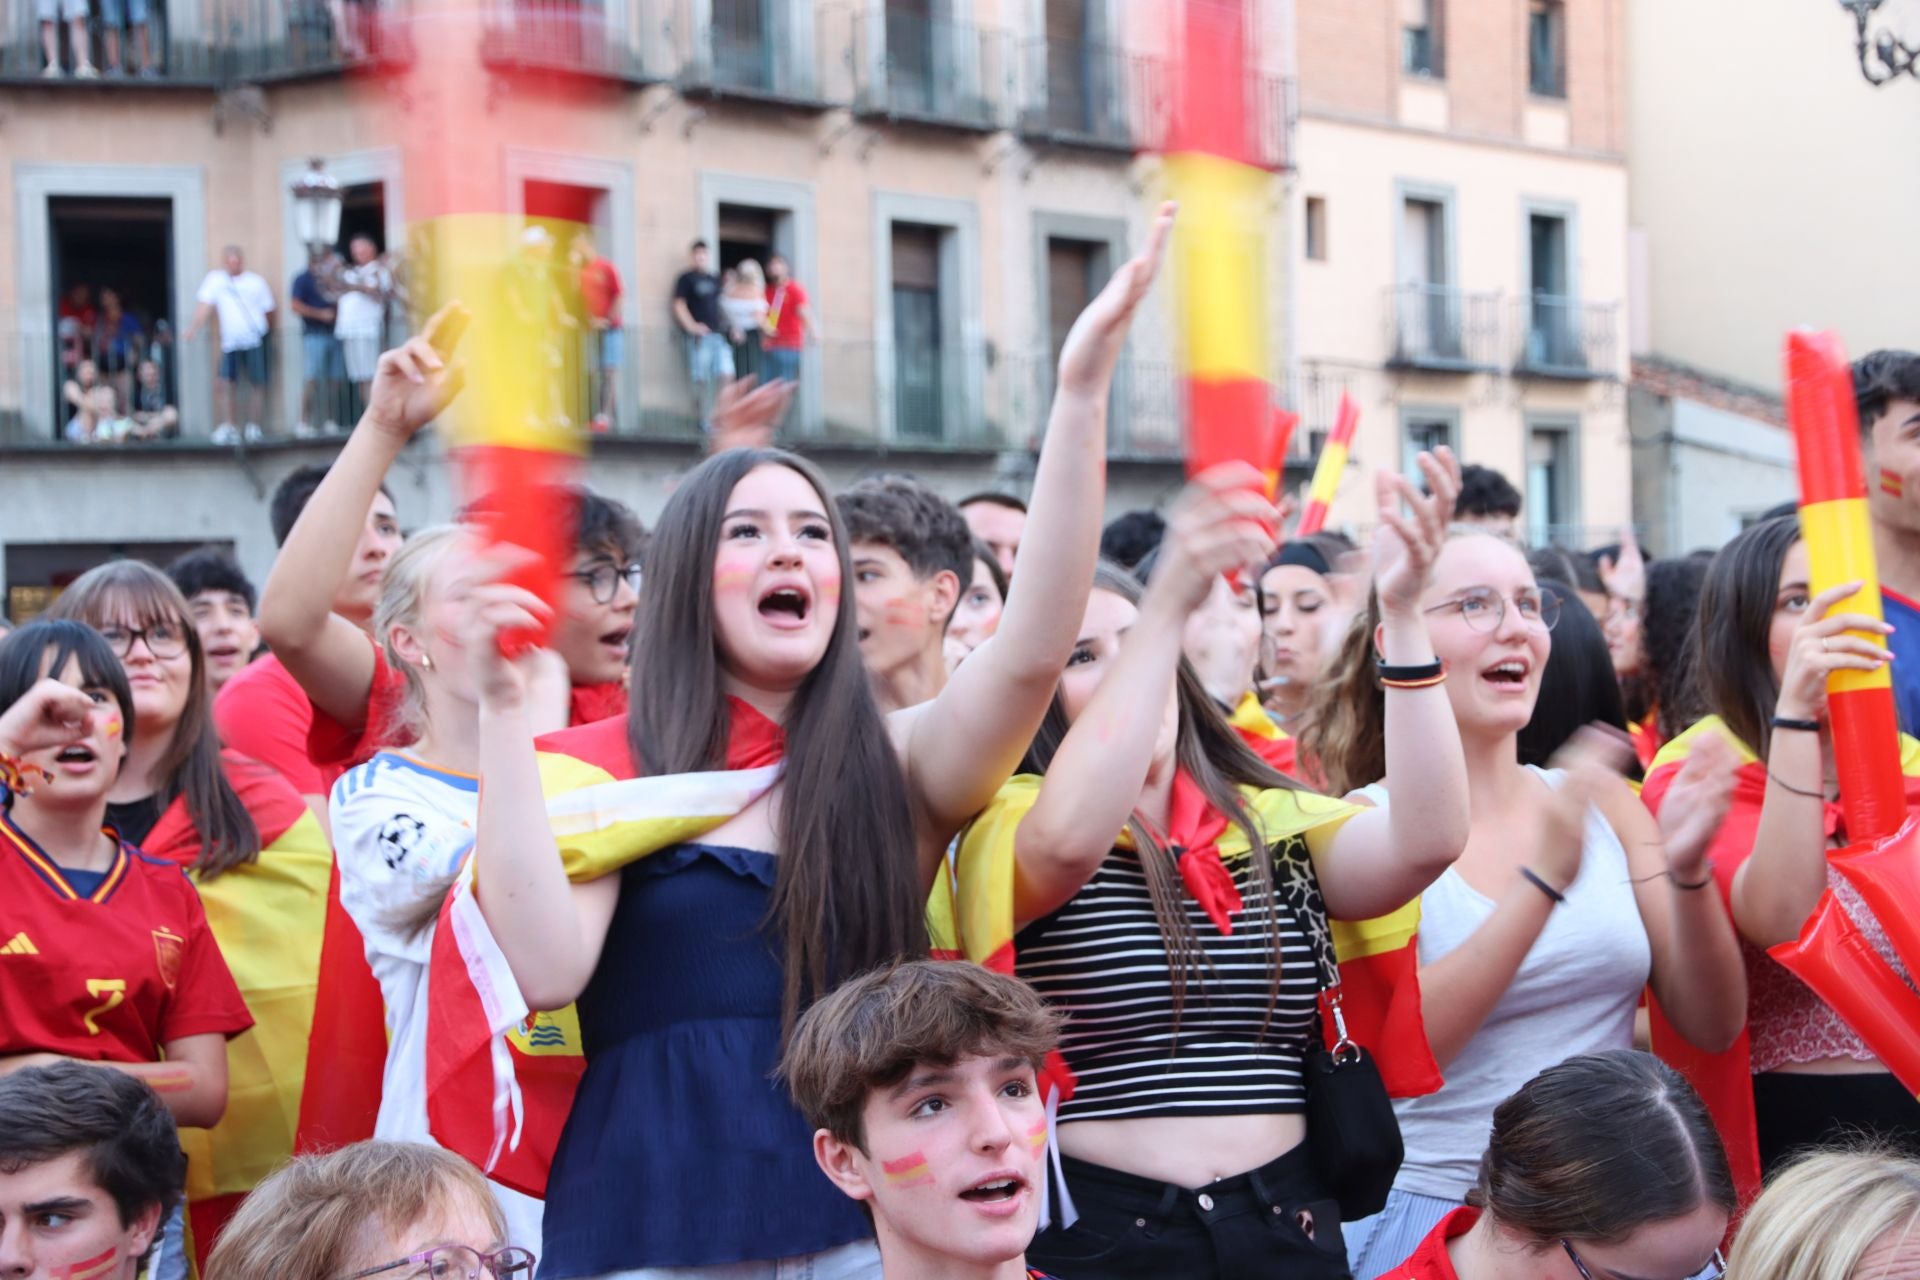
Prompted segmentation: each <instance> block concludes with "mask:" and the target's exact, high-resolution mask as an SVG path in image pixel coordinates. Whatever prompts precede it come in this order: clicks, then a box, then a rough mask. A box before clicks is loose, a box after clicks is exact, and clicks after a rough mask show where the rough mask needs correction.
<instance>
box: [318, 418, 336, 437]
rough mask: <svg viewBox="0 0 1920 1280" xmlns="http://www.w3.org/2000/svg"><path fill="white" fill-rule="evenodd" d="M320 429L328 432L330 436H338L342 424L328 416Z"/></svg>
mask: <svg viewBox="0 0 1920 1280" xmlns="http://www.w3.org/2000/svg"><path fill="white" fill-rule="evenodd" d="M320 429H321V430H322V431H324V432H326V433H327V434H328V435H330V436H337V435H339V434H340V424H339V423H337V422H335V421H334V420H333V419H332V418H328V419H327V420H326V421H325V422H324V423H322V424H321V426H320Z"/></svg>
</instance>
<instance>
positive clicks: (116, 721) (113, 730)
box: [107, 716, 124, 738]
mask: <svg viewBox="0 0 1920 1280" xmlns="http://www.w3.org/2000/svg"><path fill="white" fill-rule="evenodd" d="M123 727H124V726H123V725H122V724H121V723H120V717H119V716H115V717H114V718H113V719H111V720H109V721H107V736H108V737H109V738H117V737H119V736H120V732H121V729H122V728H123Z"/></svg>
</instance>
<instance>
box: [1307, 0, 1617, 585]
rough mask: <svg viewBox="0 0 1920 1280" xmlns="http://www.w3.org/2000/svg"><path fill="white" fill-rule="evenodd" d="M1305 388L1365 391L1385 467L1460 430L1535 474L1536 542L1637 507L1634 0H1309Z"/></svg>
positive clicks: (1320, 415) (1360, 448)
mask: <svg viewBox="0 0 1920 1280" xmlns="http://www.w3.org/2000/svg"><path fill="white" fill-rule="evenodd" d="M1297 7H1298V19H1297V22H1298V31H1299V43H1298V48H1299V64H1298V65H1299V79H1300V129H1299V142H1298V154H1299V166H1298V180H1297V182H1296V184H1295V191H1294V205H1293V208H1294V219H1293V221H1294V226H1295V239H1294V262H1295V271H1294V276H1293V280H1292V282H1291V288H1292V289H1293V297H1292V299H1291V310H1292V313H1293V317H1294V323H1293V327H1292V332H1293V333H1294V334H1295V335H1297V337H1296V341H1295V346H1294V349H1293V352H1292V358H1293V367H1292V375H1293V379H1294V383H1293V385H1294V388H1295V391H1296V396H1297V398H1298V400H1299V402H1300V403H1301V405H1302V406H1303V407H1304V410H1305V422H1306V425H1307V427H1308V428H1309V429H1310V430H1311V431H1312V432H1314V433H1315V434H1317V433H1319V432H1323V431H1325V430H1326V429H1327V428H1328V427H1329V426H1330V425H1331V423H1332V420H1333V415H1334V412H1335V409H1336V406H1337V404H1338V402H1339V398H1340V397H1341V395H1342V394H1347V395H1351V396H1352V397H1353V398H1354V400H1355V402H1356V403H1357V404H1358V406H1359V408H1360V425H1359V433H1358V436H1357V438H1356V441H1355V444H1354V447H1353V454H1352V456H1353V458H1354V460H1355V462H1356V463H1357V464H1358V465H1357V466H1352V467H1350V468H1349V471H1348V475H1347V477H1346V480H1345V483H1344V484H1343V486H1342V490H1341V497H1340V500H1339V502H1338V504H1337V505H1336V506H1335V509H1334V521H1335V523H1341V522H1347V523H1353V524H1364V523H1367V522H1368V521H1369V520H1370V518H1371V513H1370V507H1371V504H1372V501H1373V497H1372V494H1373V486H1372V484H1371V482H1370V480H1369V478H1368V473H1369V472H1370V471H1371V469H1372V468H1374V467H1389V468H1395V467H1400V468H1408V467H1411V465H1412V458H1413V455H1414V454H1416V453H1417V452H1418V451H1419V450H1421V449H1424V448H1429V447H1432V446H1433V445H1437V444H1443V443H1444V444H1449V445H1451V446H1452V447H1453V448H1454V450H1455V451H1456V452H1458V453H1459V454H1460V455H1461V456H1462V458H1463V459H1464V460H1465V461H1468V462H1477V463H1481V464H1483V465H1486V466H1490V467H1493V468H1495V469H1496V470H1498V471H1500V472H1502V473H1503V474H1505V475H1506V476H1507V477H1508V478H1509V479H1510V480H1512V481H1513V483H1514V484H1515V485H1516V486H1517V487H1518V488H1519V489H1520V490H1521V491H1522V493H1523V495H1524V497H1525V501H1526V508H1525V512H1524V517H1523V532H1524V533H1525V535H1526V536H1527V537H1528V539H1529V540H1530V541H1534V542H1558V543H1562V544H1564V545H1567V546H1571V547H1586V546H1593V545H1600V544H1604V543H1607V542H1611V541H1613V540H1614V539H1615V538H1616V537H1617V534H1618V529H1619V526H1620V525H1621V524H1622V523H1624V522H1625V521H1626V520H1627V519H1628V518H1629V514H1630V510H1631V508H1630V496H1629V495H1630V484H1631V474H1630V472H1631V467H1630V462H1629V443H1628V439H1627V431H1626V396H1625V381H1626V376H1627V351H1626V345H1625V307H1624V300H1625V297H1626V292H1627V274H1628V272H1627V171H1626V163H1625V158H1624V155H1623V149H1624V146H1625V121H1626V116H1625V110H1626V107H1625V98H1624V95H1625V84H1624V79H1623V74H1622V70H1623V63H1622V56H1621V55H1622V46H1623V31H1622V19H1623V6H1622V0H1578V2H1572V3H1563V2H1561V0H1475V2H1474V3H1467V2H1466V0H1458V2H1449V0H1298V6H1297Z"/></svg>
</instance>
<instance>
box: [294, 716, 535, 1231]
mask: <svg viewBox="0 0 1920 1280" xmlns="http://www.w3.org/2000/svg"><path fill="white" fill-rule="evenodd" d="M479 806H480V781H479V779H477V778H473V777H470V776H468V775H466V774H461V773H453V772H450V771H447V770H443V769H436V768H434V767H433V766H432V765H429V764H426V763H424V762H422V761H419V760H415V759H414V758H412V757H411V756H407V755H403V754H401V753H400V752H397V751H382V752H380V753H379V754H378V755H376V756H374V758H373V759H371V760H369V761H367V763H365V764H363V765H360V766H359V767H358V768H354V769H349V770H348V771H347V772H346V773H344V774H342V775H341V776H340V780H339V781H338V782H336V783H334V784H333V794H332V795H331V796H330V797H329V799H328V802H327V816H328V818H329V819H330V820H331V822H332V826H333V847H334V856H335V858H336V860H337V861H338V863H339V866H340V904H341V905H342V906H344V907H345V908H346V909H347V914H349V915H351V916H352V917H353V922H354V923H355V924H356V925H358V926H360V935H361V937H362V938H363V939H365V941H366V948H367V963H368V964H369V965H370V966H371V967H372V969H373V976H374V977H375V978H377V979H379V982H380V995H381V997H382V998H383V999H384V1000H385V1002H386V1006H387V1066H386V1071H385V1073H384V1076H383V1078H382V1080H381V1094H380V1114H379V1117H378V1118H377V1119H376V1120H375V1122H374V1130H373V1133H374V1136H375V1137H376V1138H385V1139H390V1140H392V1141H396V1142H424V1143H428V1144H431V1145H437V1144H434V1140H433V1135H432V1133H431V1131H430V1130H429V1129H428V1127H427V964H428V961H429V960H430V959H431V958H432V955H433V931H434V926H433V925H431V924H429V925H428V926H427V927H426V928H424V929H421V930H418V931H416V932H409V931H408V930H407V929H406V928H404V927H403V924H402V922H401V921H400V920H399V919H397V918H396V917H400V916H405V915H408V914H411V913H413V911H414V909H415V908H416V907H418V906H419V905H420V903H421V901H422V899H424V898H427V897H429V896H432V897H434V900H435V901H438V900H439V896H440V895H436V894H434V890H435V889H437V888H439V887H442V886H444V885H446V884H447V882H448V881H449V880H450V879H451V878H452V877H453V875H454V873H455V872H456V871H458V870H459V869H460V865H461V863H463V862H464V861H466V857H467V854H468V852H469V851H470V850H471V849H472V848H473V824H474V821H475V819H476V817H477V815H478V812H479ZM491 1185H492V1187H493V1194H494V1196H495V1197H496V1198H497V1199H498V1200H499V1201H500V1207H501V1209H502V1210H503V1211H504V1212H505V1213H506V1215H507V1228H508V1235H509V1237H510V1239H509V1240H508V1243H510V1244H517V1245H519V1246H521V1247H522V1248H526V1249H532V1250H534V1251H535V1252H536V1253H537V1252H538V1251H539V1249H540V1217H541V1212H542V1210H543V1208H544V1207H545V1206H544V1204H543V1202H542V1201H539V1200H536V1199H534V1198H533V1197H531V1196H526V1195H522V1194H521V1193H519V1192H517V1191H514V1190H512V1189H511V1188H508V1187H503V1186H501V1185H500V1184H498V1183H493V1184H491Z"/></svg>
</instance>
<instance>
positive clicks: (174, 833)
mask: <svg viewBox="0 0 1920 1280" xmlns="http://www.w3.org/2000/svg"><path fill="white" fill-rule="evenodd" d="M221 766H222V769H223V770H224V772H225V774H226V777H227V781H228V782H229V783H230V784H231V785H232V786H233V788H234V790H235V791H236V792H237V793H238V794H239V797H240V801H241V803H242V804H243V805H244V806H245V807H246V810H247V813H248V815H249V816H250V817H252V819H253V823H254V826H255V827H256V828H257V829H258V830H259V833H260V846H261V847H260V856H259V858H258V859H257V860H256V861H254V862H252V863H248V864H244V865H242V866H238V867H235V868H233V869H232V870H230V871H227V872H225V873H224V874H222V875H218V876H214V877H212V878H210V879H202V878H200V877H199V876H197V875H196V876H195V879H196V881H197V885H198V888H199V891H200V901H201V903H202V904H203V906H204V907H205V909H206V913H207V924H208V926H209V927H210V928H211V929H212V931H213V936H214V940H215V941H216V942H217V943H218V944H219V946H220V953H221V955H222V956H224V957H225V958H226V962H227V967H228V968H229V969H231V970H232V972H233V977H234V981H235V982H236V983H237V984H238V985H239V988H240V994H241V996H242V997H243V998H244V999H245V1000H246V1002H247V1009H248V1011H249V1012H251V1013H252V1014H253V1019H254V1025H253V1027H252V1028H251V1029H250V1030H248V1031H246V1032H245V1033H243V1034H241V1035H239V1036H236V1037H234V1038H233V1039H232V1040H230V1041H228V1043H227V1109H226V1114H225V1115H224V1116H222V1117H221V1120H220V1123H219V1124H217V1125H215V1126H214V1127H213V1128H211V1129H182V1130H181V1131H180V1143H181V1146H182V1147H184V1148H185V1150H186V1153H187V1198H188V1202H189V1206H190V1211H191V1213H192V1217H193V1234H194V1241H195V1244H196V1246H197V1248H198V1249H199V1250H200V1251H201V1252H202V1253H203V1254H204V1251H205V1250H207V1249H209V1248H211V1247H212V1244H213V1240H214V1237H215V1236H216V1235H218V1233H219V1229H220V1227H221V1226H222V1225H224V1223H225V1221H226V1219H227V1218H228V1217H229V1216H230V1215H231V1214H232V1212H233V1210H235V1209H236V1208H238V1207H239V1203H240V1201H241V1199H242V1198H244V1196H245V1195H246V1193H247V1192H248V1191H251V1190H252V1189H253V1187H254V1186H255V1184H257V1183H258V1182H259V1181H260V1180H261V1179H262V1178H264V1177H266V1176H267V1174H269V1173H271V1172H273V1170H275V1169H276V1168H278V1167H279V1166H280V1165H282V1164H284V1163H285V1162H286V1159H287V1157H288V1156H290V1155H292V1154H294V1153H295V1152H296V1151H308V1150H319V1149H324V1148H326V1147H332V1146H339V1145H342V1144H344V1143H348V1142H355V1141H359V1140H360V1139H363V1138H369V1137H371V1136H373V1122H374V1115H375V1112H376V1111H377V1110H378V1108H379V1104H380V1073H381V1068H382V1065H383V1064H384V1063H385V1061H386V1053H387V1041H386V1024H385V1021H384V1017H383V1014H382V1010H381V1004H380V988H379V986H378V985H377V984H376V983H375V982H374V978H373V973H372V971H371V970H369V969H368V968H367V961H366V957H365V954H364V953H363V951H362V949H361V945H360V933H359V930H357V929H355V928H353V922H352V920H351V919H350V918H348V916H347V915H346V912H345V911H344V910H343V909H342V908H341V907H340V891H339V875H338V872H337V871H336V870H335V868H334V864H333V849H332V846H331V845H330V844H329V843H328V841H327V837H326V834H325V832H323V831H322V830H321V828H320V823H319V822H318V821H317V820H316V819H315V818H314V816H313V814H312V812H311V811H310V810H309V809H308V808H307V805H306V801H305V800H303V799H302V798H301V797H300V794H299V793H298V792H296V791H295V790H294V789H293V787H292V785H291V784H290V783H288V782H287V781H286V780H285V779H284V778H282V777H281V776H280V775H279V774H278V773H276V772H274V771H273V770H272V769H270V768H268V767H267V766H266V765H263V764H260V763H259V762H257V761H255V760H251V759H248V758H247V757H245V756H242V755H240V754H238V753H236V752H232V751H224V752H222V753H221ZM142 849H143V851H144V852H145V853H147V854H149V855H150V856H152V857H157V858H165V859H167V860H169V861H172V862H176V863H179V864H181V865H183V866H191V865H192V864H193V863H194V862H195V861H196V860H197V859H198V858H199V856H200V852H201V846H200V837H199V834H198V833H197V832H196V831H195V830H194V827H193V822H192V820H191V819H190V818H189V816H188V814H187V808H186V801H185V800H184V798H179V797H176V798H175V799H174V801H173V803H172V804H170V805H169V806H168V807H167V809H166V811H165V812H163V813H162V814H161V815H160V820H159V821H158V822H157V823H155V824H154V827H153V830H152V831H151V832H149V833H148V836H147V839H146V841H145V843H144V844H143V846H142ZM313 1063H324V1069H323V1070H310V1069H309V1067H310V1065H311V1064H313Z"/></svg>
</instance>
